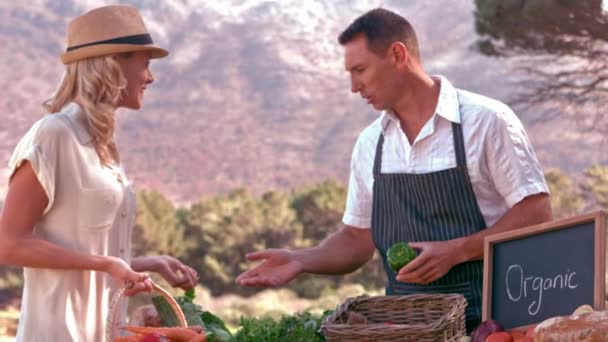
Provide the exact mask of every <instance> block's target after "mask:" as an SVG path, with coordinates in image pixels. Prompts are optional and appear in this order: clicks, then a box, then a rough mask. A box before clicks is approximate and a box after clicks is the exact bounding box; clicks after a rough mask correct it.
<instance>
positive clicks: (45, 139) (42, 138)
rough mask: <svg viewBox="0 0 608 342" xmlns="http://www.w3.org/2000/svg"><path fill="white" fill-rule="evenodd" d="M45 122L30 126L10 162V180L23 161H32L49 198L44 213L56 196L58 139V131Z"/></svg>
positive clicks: (41, 121)
mask: <svg viewBox="0 0 608 342" xmlns="http://www.w3.org/2000/svg"><path fill="white" fill-rule="evenodd" d="M45 122H46V120H45V119H42V120H40V121H38V122H37V123H36V124H34V126H32V128H30V130H29V131H28V132H27V133H26V134H25V135H24V136H23V138H22V139H21V141H19V143H18V144H17V146H16V147H15V150H14V151H13V154H12V155H11V157H10V159H9V163H8V167H9V180H10V179H11V178H12V177H13V175H14V174H15V172H16V171H17V169H18V168H19V167H20V166H21V165H22V164H23V162H25V161H27V162H29V163H30V165H31V166H32V169H33V170H34V173H35V174H36V178H37V179H38V182H39V183H40V185H41V186H42V188H43V189H44V192H45V193H46V196H47V198H48V204H47V206H46V208H45V209H44V213H43V215H44V214H46V213H47V212H48V211H49V210H50V208H51V207H52V206H53V200H54V198H55V169H56V156H57V153H56V148H57V140H58V139H57V138H58V137H57V136H56V134H57V133H58V132H56V130H55V129H52V128H49V127H48V125H45Z"/></svg>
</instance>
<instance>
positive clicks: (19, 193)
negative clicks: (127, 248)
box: [0, 161, 152, 292]
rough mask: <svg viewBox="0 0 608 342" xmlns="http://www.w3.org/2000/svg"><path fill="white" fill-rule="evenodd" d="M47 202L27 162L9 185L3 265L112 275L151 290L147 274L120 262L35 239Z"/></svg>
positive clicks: (1, 236)
mask: <svg viewBox="0 0 608 342" xmlns="http://www.w3.org/2000/svg"><path fill="white" fill-rule="evenodd" d="M47 203H48V198H47V196H46V193H45V192H44V189H43V188H42V186H41V185H40V182H39V181H38V179H37V178H36V174H35V173H34V170H33V169H32V167H31V165H30V164H29V162H27V161H25V162H24V163H23V164H22V165H21V166H20V167H19V168H18V169H17V170H16V171H15V173H14V175H13V177H12V178H11V180H10V182H9V188H8V193H7V196H6V201H5V203H4V208H3V210H2V217H1V218H0V264H4V265H14V266H22V267H32V268H50V269H71V270H94V271H101V272H107V273H109V274H110V275H111V276H112V277H113V278H114V279H115V280H117V281H118V282H119V283H120V284H123V283H127V282H133V283H135V284H136V286H135V287H134V288H133V290H134V291H130V292H137V290H146V289H151V288H152V287H151V283H149V282H150V280H149V277H148V275H147V274H145V273H137V272H134V271H133V270H132V269H131V267H130V266H129V265H128V264H127V263H126V262H124V261H123V260H122V259H120V258H116V257H111V256H97V255H89V254H84V253H79V252H75V251H71V250H69V249H66V248H63V247H61V246H58V245H56V244H53V243H50V242H48V241H46V240H43V239H40V238H37V237H35V236H34V235H33V234H32V232H33V228H34V225H35V224H36V222H38V221H39V220H40V218H41V217H42V213H43V212H44V208H45V207H46V205H47Z"/></svg>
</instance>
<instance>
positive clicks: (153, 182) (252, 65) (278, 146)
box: [0, 0, 606, 202]
mask: <svg viewBox="0 0 608 342" xmlns="http://www.w3.org/2000/svg"><path fill="white" fill-rule="evenodd" d="M111 2H113V1H101V0H62V1H54V0H38V1H31V2H22V1H19V2H13V1H10V2H9V1H3V2H0V45H1V46H3V48H2V53H1V54H0V70H1V71H2V72H1V75H2V76H1V77H0V88H1V89H3V91H4V94H3V96H2V97H0V113H2V116H3V118H4V120H2V121H1V122H0V160H1V162H2V164H3V165H6V161H7V160H8V157H9V154H10V152H11V151H12V149H13V148H14V146H15V144H16V143H17V141H18V139H19V137H21V136H22V135H23V133H24V132H25V131H26V130H27V128H28V127H29V126H30V125H31V124H32V123H33V122H35V121H36V120H37V119H38V118H40V116H41V114H42V111H41V107H40V103H41V102H42V101H43V100H44V99H45V98H46V97H47V96H48V95H50V94H51V93H52V91H53V89H54V87H55V85H56V84H57V82H58V81H59V79H60V77H61V73H62V65H61V64H60V62H59V60H58V54H59V53H60V52H61V51H62V50H63V49H64V48H65V46H64V35H65V33H64V27H65V25H66V23H67V21H68V18H70V17H73V16H75V15H77V14H79V13H82V12H84V11H85V10H88V9H91V8H93V7H95V6H99V5H102V4H105V3H111ZM122 3H132V4H134V5H136V6H138V7H139V8H141V9H142V12H143V14H144V16H145V17H146V20H147V22H148V25H149V28H150V29H151V30H152V31H153V35H154V37H155V40H156V41H157V42H158V43H159V44H160V45H163V46H167V47H168V48H169V49H170V50H171V52H172V53H171V55H170V57H169V58H167V59H164V60H161V61H155V62H154V63H153V66H152V69H153V71H154V72H155V76H156V80H157V81H156V84H154V85H153V86H152V87H151V88H150V89H149V90H148V92H147V93H146V103H145V106H144V109H143V110H141V111H140V112H137V113H134V112H128V111H122V112H120V114H119V119H118V121H119V126H120V127H119V130H118V133H117V134H118V141H119V143H120V148H121V150H122V155H123V159H124V162H125V165H126V167H127V169H128V172H129V174H130V175H131V177H132V178H133V179H134V180H135V182H136V185H137V186H138V187H140V188H144V187H148V188H156V189H158V190H160V191H162V192H163V193H166V194H168V195H169V196H170V197H171V198H172V199H173V200H176V201H179V202H187V201H191V200H193V199H196V198H198V197H200V196H205V195H212V194H216V193H221V192H225V191H226V190H228V189H232V188H235V187H238V186H247V187H249V188H252V189H253V190H254V191H255V192H260V191H265V190H268V189H272V188H289V187H294V186H298V185H302V184H306V183H313V182H318V181H320V180H322V179H326V178H330V177H331V178H336V179H339V180H341V181H344V182H346V180H347V177H348V169H349V160H350V154H351V149H352V145H353V143H354V141H355V139H356V137H357V135H358V133H359V132H360V131H361V130H362V129H363V128H364V127H365V126H366V125H367V124H369V122H371V121H372V120H373V119H374V118H375V117H376V115H377V114H375V113H374V112H373V111H372V110H371V108H369V107H368V106H366V105H365V104H364V103H363V102H362V101H361V100H360V99H358V98H357V97H356V96H355V95H352V94H350V92H349V84H348V77H347V74H346V73H345V72H344V70H343V66H342V55H341V53H342V51H341V48H340V47H339V46H338V44H337V43H336V42H335V41H336V37H337V35H338V34H339V33H340V32H341V30H342V29H343V28H345V27H346V25H347V24H348V23H349V22H350V21H351V20H352V19H354V18H355V17H356V16H358V15H360V14H362V13H363V12H364V11H366V10H368V9H371V8H373V7H376V6H377V5H379V4H380V3H383V4H384V6H385V7H388V8H391V9H394V10H397V11H399V12H400V13H401V14H403V15H404V16H406V17H408V18H410V19H411V21H412V22H413V23H414V25H415V26H416V27H417V29H418V31H419V36H420V37H419V38H420V42H421V45H422V53H423V58H424V60H425V65H426V67H427V69H428V70H429V71H430V72H432V73H440V74H444V75H446V76H448V77H449V78H450V79H451V80H452V81H453V83H454V84H455V85H456V86H458V87H462V88H466V89H469V90H473V91H478V92H482V93H484V94H486V95H490V96H494V97H497V98H499V99H502V100H503V101H506V100H507V99H508V97H509V94H510V92H511V90H512V89H513V88H514V87H516V86H517V85H516V84H514V81H515V79H516V78H515V76H513V73H512V71H513V70H512V65H511V64H510V61H508V60H504V59H502V60H499V59H491V58H487V57H484V56H481V55H480V54H479V53H478V52H476V51H475V50H474V49H473V48H472V46H473V44H474V42H475V40H476V38H477V37H476V34H475V32H474V21H473V15H472V13H473V10H474V4H473V2H472V1H448V0H442V1H434V2H431V1H407V2H403V1H384V2H379V1H371V0H357V1H345V0H341V1H329V0H315V1H306V2H301V1H295V0H281V1H265V2H263V1H253V0H249V1H232V2H230V1H227V0H221V1H214V2H209V1H201V0H172V1H154V2H151V1H145V0H133V1H123V2H122ZM6 47H10V49H8V48H6ZM472 75H473V76H474V77H472ZM520 114H521V117H522V119H523V121H524V122H525V123H526V124H528V126H527V128H528V132H529V135H530V136H531V139H532V141H533V143H534V145H535V147H536V150H537V152H538V154H539V157H540V159H541V161H542V162H543V165H544V166H559V167H562V168H566V169H567V170H570V171H578V170H580V169H581V168H583V167H585V166H587V165H590V164H592V163H593V162H598V161H604V162H605V161H606V157H605V156H602V155H601V153H600V151H599V146H600V145H598V144H599V143H601V140H597V138H596V137H595V136H589V135H585V139H581V135H582V134H586V133H585V132H577V131H576V129H574V130H570V131H569V133H568V134H564V133H563V132H564V131H565V130H566V127H568V129H572V127H571V126H567V124H565V123H563V122H559V121H553V122H550V123H543V125H537V126H531V125H529V122H528V121H526V114H527V113H520ZM557 132H559V134H557ZM594 139H596V140H594ZM602 158H603V159H602ZM1 175H2V174H1V173H0V176H1ZM3 178H4V179H6V178H5V177H3ZM0 184H2V186H4V182H3V183H0Z"/></svg>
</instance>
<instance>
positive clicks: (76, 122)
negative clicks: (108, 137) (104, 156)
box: [63, 102, 93, 145]
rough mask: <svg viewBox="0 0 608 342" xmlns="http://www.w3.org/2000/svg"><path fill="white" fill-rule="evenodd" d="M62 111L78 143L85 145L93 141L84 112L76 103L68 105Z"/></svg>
mask: <svg viewBox="0 0 608 342" xmlns="http://www.w3.org/2000/svg"><path fill="white" fill-rule="evenodd" d="M63 110H64V111H65V115H66V117H67V118H68V120H69V121H70V124H71V125H72V128H73V129H74V132H75V133H76V138H77V139H78V142H80V144H81V145H86V144H88V143H90V142H91V141H93V137H92V136H91V133H89V128H88V127H89V125H88V122H87V117H86V114H85V113H84V110H83V109H82V108H81V107H80V106H79V105H78V104H77V103H76V102H70V103H68V104H67V105H66V106H65V107H64V109H63Z"/></svg>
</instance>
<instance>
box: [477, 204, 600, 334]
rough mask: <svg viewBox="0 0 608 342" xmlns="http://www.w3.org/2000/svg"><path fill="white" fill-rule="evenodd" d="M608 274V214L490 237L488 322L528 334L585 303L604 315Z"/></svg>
mask: <svg viewBox="0 0 608 342" xmlns="http://www.w3.org/2000/svg"><path fill="white" fill-rule="evenodd" d="M572 246H576V248H572ZM588 262H592V263H593V273H592V274H591V273H590V272H586V271H585V269H588V270H589V271H590V270H591V268H590V267H589V268H587V267H585V265H587V263H588ZM577 263H578V265H577ZM581 264H582V266H581ZM507 265H508V266H507ZM582 267H585V269H583V268H582ZM605 275H606V213H605V212H604V211H597V212H593V213H589V214H585V215H581V216H577V217H573V218H569V219H565V220H560V221H554V222H548V223H544V224H540V225H536V226H530V227H525V228H521V229H517V230H513V231H508V232H504V233H499V234H495V235H491V236H488V237H486V238H485V240H484V274H483V306H482V319H483V320H484V321H486V320H489V319H492V320H497V321H498V322H500V323H501V324H502V325H503V326H504V327H505V329H525V328H527V327H529V326H531V325H534V324H537V323H539V322H541V321H543V320H545V319H547V318H550V317H554V316H567V315H570V314H572V312H573V311H574V309H575V308H576V307H578V306H580V305H583V304H590V305H592V306H593V308H594V309H596V310H603V309H604V308H605V301H604V300H605V286H606V284H605ZM495 279H503V280H504V281H495ZM543 301H544V302H543ZM543 304H544V307H543Z"/></svg>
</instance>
